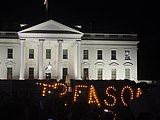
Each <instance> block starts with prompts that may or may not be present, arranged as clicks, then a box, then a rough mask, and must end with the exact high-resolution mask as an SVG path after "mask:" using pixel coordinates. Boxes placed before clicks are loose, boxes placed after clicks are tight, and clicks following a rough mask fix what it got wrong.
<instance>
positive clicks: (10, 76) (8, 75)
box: [7, 67, 13, 79]
mask: <svg viewBox="0 0 160 120" xmlns="http://www.w3.org/2000/svg"><path fill="white" fill-rule="evenodd" d="M12 72H13V69H12V68H11V67H8V68H7V79H12V74H13V73H12Z"/></svg>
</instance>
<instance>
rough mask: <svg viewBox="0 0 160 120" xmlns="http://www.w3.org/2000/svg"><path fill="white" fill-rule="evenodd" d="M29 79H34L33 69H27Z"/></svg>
mask: <svg viewBox="0 0 160 120" xmlns="http://www.w3.org/2000/svg"><path fill="white" fill-rule="evenodd" d="M29 79H34V68H32V67H30V68H29Z"/></svg>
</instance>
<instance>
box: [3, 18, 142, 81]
mask: <svg viewBox="0 0 160 120" xmlns="http://www.w3.org/2000/svg"><path fill="white" fill-rule="evenodd" d="M138 42H139V41H138V40H137V34H107V33H83V32H80V31H79V30H76V29H73V28H70V27H68V26H66V25H63V24H61V23H59V22H56V21H54V20H48V21H45V22H43V23H40V24H37V25H35V26H31V27H28V28H24V29H23V30H21V31H18V32H13V31H0V55H1V57H0V79H19V80H25V79H40V80H42V79H57V80H60V79H62V78H65V76H66V75H68V76H69V77H70V78H71V79H77V80H78V79H80V80H82V79H94V80H97V79H98V80H105V79H107V80H110V79H130V80H135V81H137V44H138Z"/></svg>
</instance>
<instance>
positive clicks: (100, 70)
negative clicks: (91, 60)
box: [97, 68, 103, 80]
mask: <svg viewBox="0 0 160 120" xmlns="http://www.w3.org/2000/svg"><path fill="white" fill-rule="evenodd" d="M102 72H103V69H102V68H98V75H97V76H98V80H102V76H103V74H102Z"/></svg>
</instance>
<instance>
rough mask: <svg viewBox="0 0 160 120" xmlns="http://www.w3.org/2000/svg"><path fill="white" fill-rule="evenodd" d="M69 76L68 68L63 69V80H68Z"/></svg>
mask: <svg viewBox="0 0 160 120" xmlns="http://www.w3.org/2000/svg"><path fill="white" fill-rule="evenodd" d="M67 74H68V68H63V79H64V80H65V79H66V75H67Z"/></svg>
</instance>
